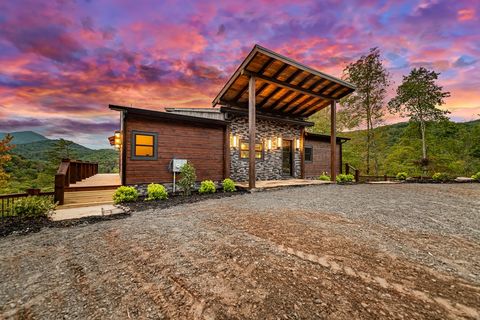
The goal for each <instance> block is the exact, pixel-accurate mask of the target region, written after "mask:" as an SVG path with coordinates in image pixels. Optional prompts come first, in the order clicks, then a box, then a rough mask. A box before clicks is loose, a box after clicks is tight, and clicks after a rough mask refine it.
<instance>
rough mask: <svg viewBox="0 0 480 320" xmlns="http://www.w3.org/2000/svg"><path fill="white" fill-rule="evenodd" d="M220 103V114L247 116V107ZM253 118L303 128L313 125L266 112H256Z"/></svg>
mask: <svg viewBox="0 0 480 320" xmlns="http://www.w3.org/2000/svg"><path fill="white" fill-rule="evenodd" d="M220 102H221V104H222V105H224V106H223V107H221V109H220V110H222V112H225V113H232V114H238V115H242V116H248V106H245V105H238V104H234V103H229V102H228V101H223V100H220ZM225 106H227V107H225ZM255 117H256V119H262V120H270V121H276V122H282V123H288V124H294V125H298V126H305V127H311V126H313V125H314V123H313V122H310V121H305V120H302V119H299V118H290V117H288V115H285V114H279V113H271V112H268V113H267V112H261V111H257V114H256V116H255Z"/></svg>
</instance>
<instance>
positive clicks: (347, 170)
mask: <svg viewBox="0 0 480 320" xmlns="http://www.w3.org/2000/svg"><path fill="white" fill-rule="evenodd" d="M345 173H346V174H353V175H354V176H355V181H356V182H369V181H389V180H395V179H396V177H394V176H388V175H386V174H384V175H383V176H369V175H361V174H360V170H358V169H356V168H354V167H352V166H351V165H350V164H348V163H345Z"/></svg>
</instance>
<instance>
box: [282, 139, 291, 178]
mask: <svg viewBox="0 0 480 320" xmlns="http://www.w3.org/2000/svg"><path fill="white" fill-rule="evenodd" d="M292 147H293V141H292V140H283V146H282V174H283V175H284V176H292V171H293V170H292V167H293V166H292V165H293V150H292V149H293V148H292Z"/></svg>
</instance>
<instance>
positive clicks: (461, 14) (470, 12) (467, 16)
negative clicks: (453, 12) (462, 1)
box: [457, 9, 475, 21]
mask: <svg viewBox="0 0 480 320" xmlns="http://www.w3.org/2000/svg"><path fill="white" fill-rule="evenodd" d="M457 16H458V20H459V21H468V20H472V19H473V18H475V9H461V10H458V11H457Z"/></svg>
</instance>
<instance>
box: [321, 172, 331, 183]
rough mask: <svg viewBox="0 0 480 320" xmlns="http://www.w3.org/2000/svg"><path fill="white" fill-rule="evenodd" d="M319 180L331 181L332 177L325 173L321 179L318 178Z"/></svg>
mask: <svg viewBox="0 0 480 320" xmlns="http://www.w3.org/2000/svg"><path fill="white" fill-rule="evenodd" d="M318 180H322V181H330V176H329V175H328V174H326V173H325V172H324V173H322V174H321V175H320V177H318Z"/></svg>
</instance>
